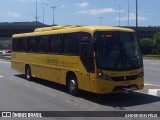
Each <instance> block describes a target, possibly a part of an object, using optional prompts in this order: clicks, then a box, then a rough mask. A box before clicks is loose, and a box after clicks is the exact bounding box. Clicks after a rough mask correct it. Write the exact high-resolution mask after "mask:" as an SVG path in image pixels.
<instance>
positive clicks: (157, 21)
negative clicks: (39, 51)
mask: <svg viewBox="0 0 160 120" xmlns="http://www.w3.org/2000/svg"><path fill="white" fill-rule="evenodd" d="M37 1H38V17H39V19H38V21H40V22H43V17H42V16H43V3H45V5H44V10H45V12H44V13H45V24H49V25H50V24H52V23H53V22H52V21H53V10H52V9H51V6H58V5H61V6H58V7H57V8H56V9H55V23H56V24H60V25H100V24H101V20H102V25H106V26H107V25H109V26H118V25H119V18H120V25H121V26H126V25H127V24H128V0H37ZM135 1H136V0H129V6H130V7H129V16H130V21H129V24H130V26H135V21H136V20H135V19H136V9H135V8H136V4H135V3H136V2H135ZM35 15H36V0H1V3H0V16H1V17H0V22H23V21H24V22H26V21H35ZM138 15H139V16H138V20H139V23H138V25H139V26H148V25H151V26H157V25H160V0H138ZM100 17H101V18H102V19H100Z"/></svg>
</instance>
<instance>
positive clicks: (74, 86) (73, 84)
mask: <svg viewBox="0 0 160 120" xmlns="http://www.w3.org/2000/svg"><path fill="white" fill-rule="evenodd" d="M69 84H70V85H69V86H70V90H71V91H74V90H75V89H76V82H75V80H70V82H69Z"/></svg>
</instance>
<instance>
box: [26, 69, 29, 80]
mask: <svg viewBox="0 0 160 120" xmlns="http://www.w3.org/2000/svg"><path fill="white" fill-rule="evenodd" d="M26 78H27V79H28V80H29V79H30V70H29V69H27V71H26Z"/></svg>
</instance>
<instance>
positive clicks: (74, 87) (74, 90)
mask: <svg viewBox="0 0 160 120" xmlns="http://www.w3.org/2000/svg"><path fill="white" fill-rule="evenodd" d="M67 87H68V91H69V94H71V95H73V96H77V95H78V83H77V79H76V76H75V75H73V74H71V75H69V78H68V83H67Z"/></svg>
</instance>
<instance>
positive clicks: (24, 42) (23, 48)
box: [20, 38, 28, 52]
mask: <svg viewBox="0 0 160 120" xmlns="http://www.w3.org/2000/svg"><path fill="white" fill-rule="evenodd" d="M20 44H21V51H26V52H27V50H28V42H27V38H22V39H21V42H20Z"/></svg>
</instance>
